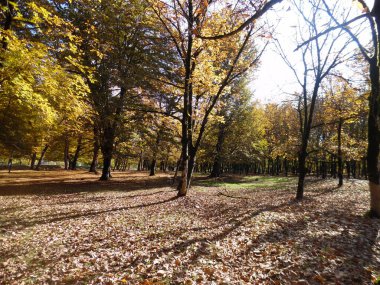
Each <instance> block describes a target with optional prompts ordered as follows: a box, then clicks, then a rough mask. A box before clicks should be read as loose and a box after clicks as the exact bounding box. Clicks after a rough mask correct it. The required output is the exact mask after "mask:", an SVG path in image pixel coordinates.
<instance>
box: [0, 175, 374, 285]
mask: <svg viewBox="0 0 380 285" xmlns="http://www.w3.org/2000/svg"><path fill="white" fill-rule="evenodd" d="M97 179H98V177H97V176H95V175H93V174H89V173H86V172H84V171H75V172H73V171H71V172H65V171H42V172H32V171H15V172H13V173H10V174H8V173H6V172H5V171H0V284H143V285H149V284H298V285H303V284H373V283H375V282H376V279H377V278H379V277H380V235H379V230H380V220H372V219H369V218H367V217H365V212H366V210H367V209H368V204H369V193H368V190H367V182H366V181H360V180H350V181H345V185H344V186H343V187H342V188H340V189H338V188H336V184H337V183H336V181H333V180H318V179H312V178H309V179H308V180H307V181H306V182H307V183H306V184H307V186H306V192H305V199H304V200H303V201H302V202H295V201H294V196H295V186H296V179H295V178H282V177H227V178H225V179H218V180H212V179H207V178H205V177H197V178H196V181H195V182H194V186H193V187H192V188H191V190H190V192H189V195H188V196H187V197H182V198H178V199H177V198H176V192H175V191H174V188H172V187H171V179H170V176H169V175H167V174H159V175H157V176H155V177H148V176H147V173H136V172H127V173H117V172H115V173H114V178H113V179H112V181H109V182H100V181H98V180H97ZM379 279H380V278H379Z"/></svg>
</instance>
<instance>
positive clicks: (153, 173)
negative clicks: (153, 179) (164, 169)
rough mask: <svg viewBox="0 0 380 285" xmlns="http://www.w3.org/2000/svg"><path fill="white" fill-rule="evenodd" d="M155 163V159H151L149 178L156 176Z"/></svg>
mask: <svg viewBox="0 0 380 285" xmlns="http://www.w3.org/2000/svg"><path fill="white" fill-rule="evenodd" d="M156 163H157V160H156V159H155V158H153V159H152V163H151V164H150V173H149V176H154V175H156Z"/></svg>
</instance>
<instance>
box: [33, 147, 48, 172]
mask: <svg viewBox="0 0 380 285" xmlns="http://www.w3.org/2000/svg"><path fill="white" fill-rule="evenodd" d="M48 148H49V145H48V144H46V145H45V147H44V149H43V150H42V152H41V156H40V158H39V159H38V163H37V166H36V170H37V171H38V170H40V167H41V164H42V160H43V159H44V156H45V153H46V151H47V150H48Z"/></svg>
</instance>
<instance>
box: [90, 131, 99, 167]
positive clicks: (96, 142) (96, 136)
mask: <svg viewBox="0 0 380 285" xmlns="http://www.w3.org/2000/svg"><path fill="white" fill-rule="evenodd" d="M99 149H100V145H99V129H98V127H97V126H96V124H95V125H94V150H93V153H92V161H91V166H90V170H89V172H94V173H96V172H97V171H96V168H97V166H98V156H99Z"/></svg>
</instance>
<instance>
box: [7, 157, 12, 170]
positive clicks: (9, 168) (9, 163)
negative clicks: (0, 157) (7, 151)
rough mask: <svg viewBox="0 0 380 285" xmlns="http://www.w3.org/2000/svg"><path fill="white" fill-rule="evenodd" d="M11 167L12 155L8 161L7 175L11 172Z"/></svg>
mask: <svg viewBox="0 0 380 285" xmlns="http://www.w3.org/2000/svg"><path fill="white" fill-rule="evenodd" d="M12 166H13V158H12V155H11V156H10V157H9V159H8V173H11V171H12Z"/></svg>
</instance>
